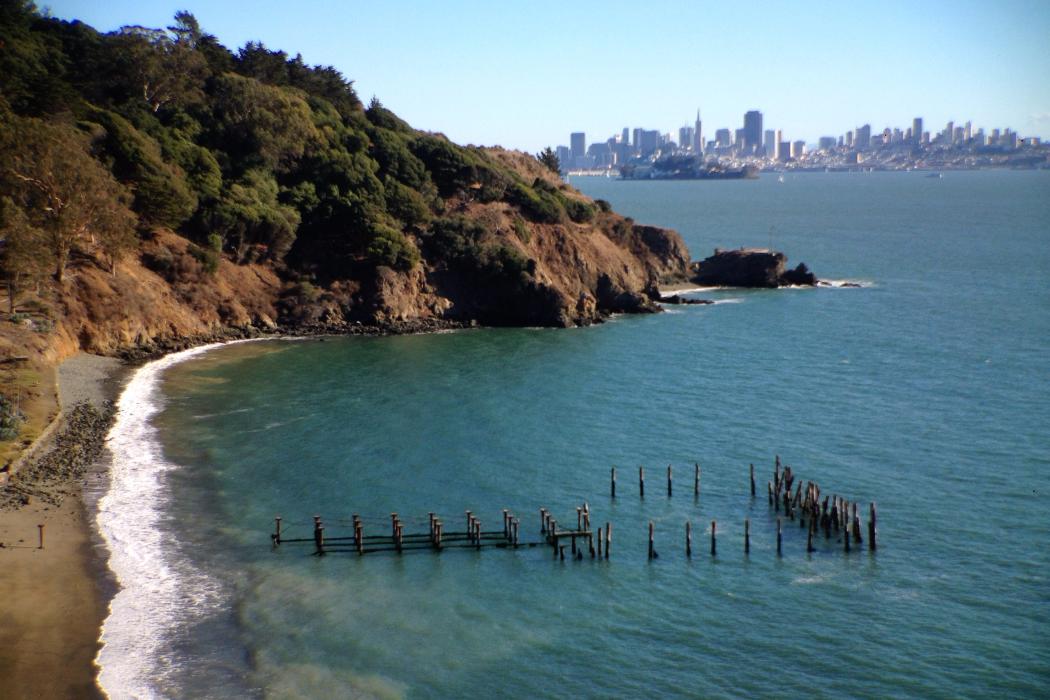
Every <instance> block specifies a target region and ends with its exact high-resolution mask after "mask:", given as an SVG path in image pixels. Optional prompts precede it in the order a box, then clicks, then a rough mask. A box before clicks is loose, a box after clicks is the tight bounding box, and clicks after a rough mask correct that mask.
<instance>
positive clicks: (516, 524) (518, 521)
mask: <svg viewBox="0 0 1050 700" xmlns="http://www.w3.org/2000/svg"><path fill="white" fill-rule="evenodd" d="M520 525H521V521H520V520H518V519H517V518H514V549H517V548H518V529H519V527H520Z"/></svg>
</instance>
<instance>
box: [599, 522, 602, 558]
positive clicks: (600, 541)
mask: <svg viewBox="0 0 1050 700" xmlns="http://www.w3.org/2000/svg"><path fill="white" fill-rule="evenodd" d="M598 558H599V559H601V558H602V529H601V528H598Z"/></svg>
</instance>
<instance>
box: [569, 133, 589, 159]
mask: <svg viewBox="0 0 1050 700" xmlns="http://www.w3.org/2000/svg"><path fill="white" fill-rule="evenodd" d="M569 148H570V149H572V157H573V158H581V157H583V156H584V155H586V153H587V134H585V133H583V132H582V131H574V132H573V133H572V134H570V135H569Z"/></svg>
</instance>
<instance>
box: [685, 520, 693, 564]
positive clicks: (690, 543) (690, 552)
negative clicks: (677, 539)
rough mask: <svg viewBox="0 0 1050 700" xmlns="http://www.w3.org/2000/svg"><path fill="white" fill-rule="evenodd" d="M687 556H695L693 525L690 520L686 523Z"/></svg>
mask: <svg viewBox="0 0 1050 700" xmlns="http://www.w3.org/2000/svg"><path fill="white" fill-rule="evenodd" d="M685 555H686V556H687V557H692V556H693V524H692V523H691V522H689V521H688V520H686V521H685Z"/></svg>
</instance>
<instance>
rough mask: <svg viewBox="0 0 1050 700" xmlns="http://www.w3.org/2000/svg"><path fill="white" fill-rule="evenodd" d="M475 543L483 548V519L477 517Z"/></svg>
mask: <svg viewBox="0 0 1050 700" xmlns="http://www.w3.org/2000/svg"><path fill="white" fill-rule="evenodd" d="M474 543H475V544H476V545H477V548H478V549H481V521H480V520H478V519H477V518H475V519H474Z"/></svg>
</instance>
